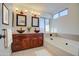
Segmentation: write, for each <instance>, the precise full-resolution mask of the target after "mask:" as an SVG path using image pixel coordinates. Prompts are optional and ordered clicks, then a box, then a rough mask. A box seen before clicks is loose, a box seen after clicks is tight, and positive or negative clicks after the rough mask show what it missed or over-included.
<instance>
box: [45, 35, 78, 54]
mask: <svg viewBox="0 0 79 59" xmlns="http://www.w3.org/2000/svg"><path fill="white" fill-rule="evenodd" d="M52 38H53V40H51V39H50V34H45V37H44V41H45V44H44V45H45V47H46V42H48V43H49V45H51V48H48V49H52V48H54V47H57V48H59V49H61V50H63V51H65V52H68V53H70V54H72V55H79V41H75V40H71V39H68V38H62V37H58V36H52ZM53 46H54V47H53ZM52 50H53V49H52Z"/></svg>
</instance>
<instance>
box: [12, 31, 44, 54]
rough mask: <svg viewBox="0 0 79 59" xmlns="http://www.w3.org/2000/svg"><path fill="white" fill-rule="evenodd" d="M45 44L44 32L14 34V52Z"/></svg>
mask: <svg viewBox="0 0 79 59" xmlns="http://www.w3.org/2000/svg"><path fill="white" fill-rule="evenodd" d="M40 46H43V33H30V34H13V43H12V52H16V51H20V50H24V49H30V48H35V47H40Z"/></svg>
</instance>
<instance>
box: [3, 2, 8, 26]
mask: <svg viewBox="0 0 79 59" xmlns="http://www.w3.org/2000/svg"><path fill="white" fill-rule="evenodd" d="M2 24H5V25H9V9H8V8H7V6H6V5H5V4H4V3H2Z"/></svg>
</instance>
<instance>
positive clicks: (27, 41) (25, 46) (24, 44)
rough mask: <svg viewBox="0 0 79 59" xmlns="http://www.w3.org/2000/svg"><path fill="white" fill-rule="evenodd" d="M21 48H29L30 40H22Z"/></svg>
mask: <svg viewBox="0 0 79 59" xmlns="http://www.w3.org/2000/svg"><path fill="white" fill-rule="evenodd" d="M22 47H23V49H28V48H30V38H25V39H22Z"/></svg>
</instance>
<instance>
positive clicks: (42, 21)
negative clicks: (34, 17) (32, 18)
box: [39, 18, 45, 33]
mask: <svg viewBox="0 0 79 59" xmlns="http://www.w3.org/2000/svg"><path fill="white" fill-rule="evenodd" d="M44 26H45V23H44V18H40V19H39V27H40V32H42V33H43V32H44V28H45V27H44Z"/></svg>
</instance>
